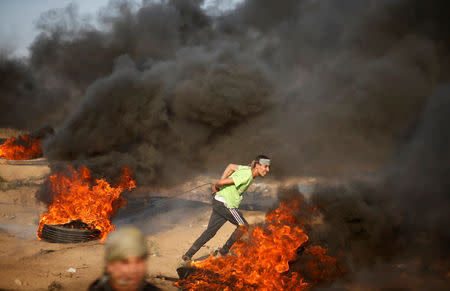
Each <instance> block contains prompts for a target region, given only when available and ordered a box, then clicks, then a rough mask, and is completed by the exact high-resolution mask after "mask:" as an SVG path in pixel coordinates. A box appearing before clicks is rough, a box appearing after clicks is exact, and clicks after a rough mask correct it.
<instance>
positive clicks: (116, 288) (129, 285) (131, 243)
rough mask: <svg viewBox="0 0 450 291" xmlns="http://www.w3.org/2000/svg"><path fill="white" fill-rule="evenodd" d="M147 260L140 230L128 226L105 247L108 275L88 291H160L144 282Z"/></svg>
mask: <svg viewBox="0 0 450 291" xmlns="http://www.w3.org/2000/svg"><path fill="white" fill-rule="evenodd" d="M147 257H148V251H147V247H146V243H145V237H144V235H143V234H142V232H141V231H140V230H139V229H137V228H136V227H134V226H127V227H123V228H120V229H118V230H116V231H114V232H112V233H111V234H109V235H108V238H107V240H106V243H105V273H104V275H103V276H102V277H101V278H99V279H97V280H96V281H95V282H93V283H92V284H91V285H90V286H89V289H88V290H89V291H125V290H126V291H149V290H161V289H159V288H158V287H156V286H154V285H152V284H150V283H148V282H146V281H145V276H146V274H147Z"/></svg>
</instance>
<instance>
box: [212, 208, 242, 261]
mask: <svg viewBox="0 0 450 291" xmlns="http://www.w3.org/2000/svg"><path fill="white" fill-rule="evenodd" d="M213 206H214V207H215V210H216V211H217V212H218V213H220V214H221V215H222V216H223V217H225V218H226V219H227V220H228V221H229V222H231V223H232V224H234V225H236V226H237V227H236V229H235V230H234V232H233V233H232V234H231V236H230V237H229V238H228V240H227V241H226V242H225V244H224V245H223V247H222V248H221V249H220V251H219V252H220V254H221V255H226V254H227V253H228V251H229V250H230V248H231V247H232V246H233V244H234V243H235V242H236V241H237V240H238V239H239V238H240V237H241V236H242V235H243V234H244V229H245V228H246V227H247V226H248V222H247V220H245V218H244V216H242V213H241V212H240V211H239V210H237V209H235V208H227V207H225V206H223V207H221V206H220V205H214V204H213Z"/></svg>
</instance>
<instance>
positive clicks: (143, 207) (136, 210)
mask: <svg viewBox="0 0 450 291" xmlns="http://www.w3.org/2000/svg"><path fill="white" fill-rule="evenodd" d="M206 185H212V183H205V184H202V185H200V186H196V187H194V188H192V189H189V190H186V191H183V192H181V193H178V194H176V195H174V196H171V197H168V198H167V199H166V200H163V201H158V202H157V203H155V204H156V205H159V204H160V203H167V202H168V201H171V200H173V199H175V198H178V197H180V196H182V195H184V194H186V193H188V192H191V191H194V190H195V189H198V188H201V187H204V186H206ZM148 206H149V205H144V206H142V207H139V208H136V209H133V210H132V211H128V212H125V213H124V214H129V213H132V212H138V211H140V210H142V209H145V208H147V207H148ZM111 218H112V216H111V217H106V218H101V219H97V220H93V221H92V222H96V221H100V220H105V219H111ZM92 222H91V223H92Z"/></svg>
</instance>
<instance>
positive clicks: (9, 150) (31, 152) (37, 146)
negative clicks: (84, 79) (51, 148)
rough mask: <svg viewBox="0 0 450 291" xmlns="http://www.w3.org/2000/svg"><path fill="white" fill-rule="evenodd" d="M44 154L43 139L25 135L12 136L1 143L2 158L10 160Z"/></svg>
mask: <svg viewBox="0 0 450 291" xmlns="http://www.w3.org/2000/svg"><path fill="white" fill-rule="evenodd" d="M40 156H42V149H41V141H40V140H39V139H37V138H34V137H31V136H27V135H23V136H19V137H18V138H16V137H12V138H10V139H7V140H6V141H5V142H4V143H3V144H2V145H0V158H2V159H8V160H30V159H35V158H38V157H40Z"/></svg>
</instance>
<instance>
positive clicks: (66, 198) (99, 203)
mask: <svg viewBox="0 0 450 291" xmlns="http://www.w3.org/2000/svg"><path fill="white" fill-rule="evenodd" d="M67 170H68V171H70V175H64V174H54V175H51V176H50V178H49V181H50V191H51V193H52V195H53V197H54V201H53V203H52V204H51V205H50V206H49V207H48V212H46V213H43V214H42V215H41V219H40V221H39V227H38V232H37V237H38V238H39V239H40V235H41V233H42V228H43V226H44V225H45V224H49V225H58V224H65V223H69V222H71V221H74V220H82V221H83V222H84V223H86V224H88V225H89V227H90V228H91V229H94V228H95V229H98V230H100V231H101V240H102V241H103V240H104V239H105V238H106V236H107V234H108V233H109V232H111V231H113V230H114V228H115V227H114V225H111V217H112V216H113V215H114V214H115V213H116V211H117V209H118V208H119V207H121V206H123V205H125V203H126V201H125V199H124V198H123V197H121V196H120V194H121V193H122V192H123V191H124V190H132V189H134V188H136V184H135V181H134V180H133V179H132V178H131V175H132V172H131V170H130V169H128V168H123V174H122V176H121V177H120V179H119V180H120V184H119V185H118V186H117V187H111V186H110V185H109V183H108V182H107V181H106V180H104V179H96V180H95V183H92V177H91V172H90V171H89V169H88V168H86V167H84V166H83V167H81V169H80V170H79V171H78V172H77V171H76V170H74V169H72V168H71V167H68V169H67Z"/></svg>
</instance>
